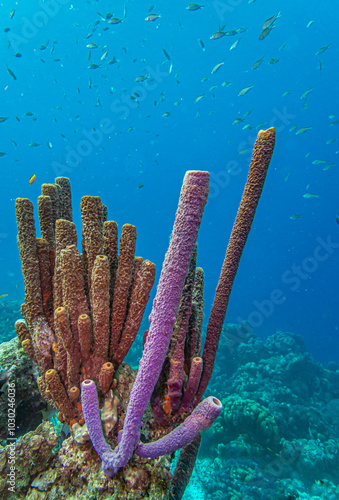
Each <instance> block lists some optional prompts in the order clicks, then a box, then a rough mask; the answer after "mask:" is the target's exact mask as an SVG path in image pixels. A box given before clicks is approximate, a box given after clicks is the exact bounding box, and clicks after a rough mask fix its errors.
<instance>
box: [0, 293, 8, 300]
mask: <svg viewBox="0 0 339 500" xmlns="http://www.w3.org/2000/svg"><path fill="white" fill-rule="evenodd" d="M7 296H8V293H4V294H3V295H0V299H2V298H3V297H7Z"/></svg>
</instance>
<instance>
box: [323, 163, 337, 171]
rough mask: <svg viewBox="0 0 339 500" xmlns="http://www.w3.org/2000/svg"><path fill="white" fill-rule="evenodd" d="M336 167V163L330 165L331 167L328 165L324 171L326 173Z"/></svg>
mask: <svg viewBox="0 0 339 500" xmlns="http://www.w3.org/2000/svg"><path fill="white" fill-rule="evenodd" d="M333 167H335V163H330V164H329V165H326V166H325V167H324V168H323V170H324V171H325V172H326V171H327V170H330V168H333Z"/></svg>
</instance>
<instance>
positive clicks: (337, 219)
mask: <svg viewBox="0 0 339 500" xmlns="http://www.w3.org/2000/svg"><path fill="white" fill-rule="evenodd" d="M335 220H336V221H337V224H339V215H337V216H336V218H335Z"/></svg>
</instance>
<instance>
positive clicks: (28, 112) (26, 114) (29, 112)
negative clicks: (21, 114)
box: [25, 111, 34, 116]
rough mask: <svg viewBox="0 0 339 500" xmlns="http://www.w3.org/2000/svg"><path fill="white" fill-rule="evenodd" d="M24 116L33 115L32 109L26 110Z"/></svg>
mask: <svg viewBox="0 0 339 500" xmlns="http://www.w3.org/2000/svg"><path fill="white" fill-rule="evenodd" d="M25 116H34V113H32V111H26V113H25Z"/></svg>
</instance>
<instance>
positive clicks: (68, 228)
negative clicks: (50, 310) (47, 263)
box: [53, 219, 77, 309]
mask: <svg viewBox="0 0 339 500" xmlns="http://www.w3.org/2000/svg"><path fill="white" fill-rule="evenodd" d="M76 244H77V232H76V227H75V224H73V222H69V221H67V220H64V219H58V220H57V222H56V225H55V269H54V277H53V305H54V309H56V308H57V307H60V306H62V305H63V297H62V271H61V251H62V250H63V249H64V248H66V247H67V246H69V245H76Z"/></svg>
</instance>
